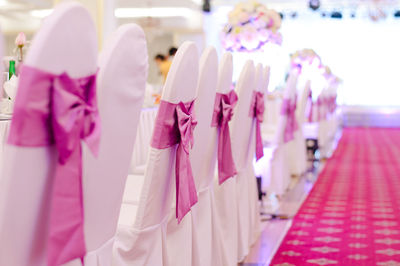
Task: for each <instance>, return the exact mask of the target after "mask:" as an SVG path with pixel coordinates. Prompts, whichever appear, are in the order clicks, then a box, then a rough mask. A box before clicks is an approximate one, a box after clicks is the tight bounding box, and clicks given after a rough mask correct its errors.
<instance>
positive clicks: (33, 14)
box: [30, 9, 53, 18]
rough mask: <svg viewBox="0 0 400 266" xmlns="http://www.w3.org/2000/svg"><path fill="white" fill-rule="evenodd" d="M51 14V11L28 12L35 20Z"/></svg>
mask: <svg viewBox="0 0 400 266" xmlns="http://www.w3.org/2000/svg"><path fill="white" fill-rule="evenodd" d="M51 12H53V9H35V10H32V11H31V12H30V14H31V16H33V17H36V18H44V17H47V16H48V15H50V14H51Z"/></svg>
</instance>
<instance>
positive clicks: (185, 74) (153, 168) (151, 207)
mask: <svg viewBox="0 0 400 266" xmlns="http://www.w3.org/2000/svg"><path fill="white" fill-rule="evenodd" d="M198 63H199V59H198V52H197V48H196V46H195V44H194V43H191V42H185V43H184V44H182V45H181V46H180V48H179V49H178V52H177V54H176V55H175V58H174V61H173V63H172V65H171V69H170V72H169V75H168V77H167V80H166V83H165V86H164V89H163V95H162V97H161V98H162V100H163V101H167V102H170V103H173V104H178V103H180V102H183V103H187V102H191V101H193V100H194V99H195V97H196V87H197V86H196V85H197V79H198ZM160 115H163V112H162V111H161V112H160V109H159V111H158V114H157V116H160ZM159 133H160V132H157V127H155V130H154V132H153V141H154V138H155V135H158V134H159ZM176 147H177V145H173V146H172V147H169V148H164V149H160V148H153V147H152V148H150V150H149V159H148V162H147V166H146V171H145V176H144V179H143V178H142V180H143V181H142V182H143V184H142V187H141V188H139V187H137V188H135V187H132V186H131V187H128V186H127V188H126V189H125V194H126V196H129V194H136V195H139V197H138V198H137V201H136V202H135V201H131V202H127V201H125V202H124V203H123V204H122V206H121V213H120V219H119V222H118V228H117V234H116V241H115V243H114V251H113V265H173V264H172V263H170V261H171V260H172V259H175V258H170V257H169V251H170V248H169V247H170V245H169V243H170V242H169V241H170V240H171V239H172V238H171V235H169V236H168V237H169V239H168V237H167V235H168V234H170V233H171V231H169V232H168V230H171V224H168V221H170V216H171V214H172V213H173V212H172V209H173V208H174V207H173V198H174V191H175V189H174V185H175V156H176V150H177V149H176ZM129 179H131V180H133V182H136V179H137V180H140V179H141V176H129V177H128V181H129ZM135 203H136V204H135ZM188 222H189V223H191V214H190V212H189V213H188V214H187V215H186V216H185V217H184V218H183V220H182V221H181V223H180V224H179V225H178V226H181V225H184V226H186V223H188ZM167 225H168V226H167ZM168 227H169V228H168ZM185 235H186V236H188V237H187V238H186V239H183V240H184V241H185V242H184V243H183V244H184V245H185V246H183V248H182V252H181V254H180V255H181V256H183V257H184V258H183V260H186V261H189V263H190V259H191V253H190V251H191V245H192V239H191V235H190V234H189V235H187V234H185ZM180 244H182V243H178V245H180ZM186 251H188V252H189V254H187V253H186Z"/></svg>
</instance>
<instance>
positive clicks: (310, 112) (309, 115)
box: [308, 90, 314, 122]
mask: <svg viewBox="0 0 400 266" xmlns="http://www.w3.org/2000/svg"><path fill="white" fill-rule="evenodd" d="M308 101H309V103H310V107H309V110H308V122H313V108H314V103H313V99H312V90H310V92H309V93H308Z"/></svg>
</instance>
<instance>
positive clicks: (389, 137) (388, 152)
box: [240, 120, 400, 266]
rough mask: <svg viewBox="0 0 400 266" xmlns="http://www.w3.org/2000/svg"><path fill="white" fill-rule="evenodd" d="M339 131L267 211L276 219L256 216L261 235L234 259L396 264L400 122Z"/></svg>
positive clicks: (399, 246)
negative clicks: (326, 151)
mask: <svg viewBox="0 0 400 266" xmlns="http://www.w3.org/2000/svg"><path fill="white" fill-rule="evenodd" d="M370 123H375V124H372V125H375V126H376V125H377V124H376V121H375V122H374V121H373V120H371V121H370ZM379 123H380V122H379V121H378V126H379ZM370 125H371V124H368V126H370ZM344 132H345V137H344V140H342V141H341V144H342V143H343V142H344V143H345V145H340V146H339V148H338V150H339V152H338V151H337V152H336V153H335V154H334V156H333V159H330V160H328V163H327V165H325V162H324V160H323V161H322V162H321V163H318V162H317V163H314V164H313V166H314V168H313V171H312V172H310V173H308V174H306V175H304V176H302V177H300V178H298V179H294V180H293V187H292V189H291V190H290V191H289V192H288V193H287V195H286V196H285V197H284V198H282V199H281V201H280V202H279V208H278V209H277V211H275V212H274V213H275V214H280V216H279V215H278V217H280V218H281V219H272V220H271V219H270V218H271V216H270V215H263V218H264V220H265V221H263V227H264V230H263V232H262V235H261V237H260V238H259V240H258V241H257V242H256V243H255V244H254V245H253V247H252V249H251V252H250V254H249V255H248V257H247V258H246V260H245V261H244V262H243V263H241V264H240V265H242V266H246V265H247V266H250V265H251V266H256V265H285V266H292V265H388V266H394V265H396V266H397V265H400V225H399V224H400V215H399V213H398V211H397V210H398V209H399V208H400V193H397V191H399V190H400V180H399V177H400V129H387V128H386V129H381V128H368V127H358V128H348V129H345V130H344ZM350 135H351V136H350ZM336 144H337V142H333V144H332V148H333V147H335V146H336ZM343 147H348V148H346V149H344V148H343ZM337 154H342V155H341V157H340V156H339V158H338V155H337ZM335 160H339V161H336V162H335ZM338 166H342V167H338ZM323 169H324V170H323ZM349 169H350V170H351V171H352V172H349ZM322 170H323V172H322V173H321V171H322ZM333 171H334V172H333ZM319 174H320V175H319ZM318 176H319V177H318ZM383 177H384V179H382V178H383ZM317 179H318V182H317V183H316V185H315V182H316V181H317ZM314 185H315V187H314ZM349 187H351V189H349ZM332 188H333V189H332ZM335 188H336V189H335ZM310 191H312V192H311V194H309V193H310ZM318 200H319V201H320V203H318ZM303 203H304V205H303ZM317 204H320V205H321V207H320V209H315V208H316V207H315V206H316V205H317ZM302 205H303V206H302ZM313 208H314V209H313ZM360 208H364V209H360ZM296 213H297V215H296ZM328 214H329V215H331V216H330V217H324V215H328ZM295 215H296V217H294V216H295ZM311 216H313V217H314V218H313V217H311ZM316 216H318V217H316ZM319 216H321V217H319ZM343 217H344V218H343ZM310 218H312V219H311V220H309V219H310ZM335 219H339V220H335ZM340 219H342V220H340ZM343 219H344V220H343ZM321 221H328V222H329V223H330V224H328V225H327V224H320V223H321ZM333 222H335V223H333ZM336 223H338V224H339V223H342V224H343V227H340V226H339V227H338V228H335V224H336ZM328 229H329V230H328ZM363 230H364V231H363ZM353 231H354V232H353ZM300 233H301V234H300ZM332 234H339V235H335V236H332ZM339 236H340V237H339ZM338 239H340V241H339V240H338ZM322 240H323V241H322ZM321 241H322V242H321ZM336 242H337V243H336ZM303 243H306V244H303ZM294 244H296V245H294ZM302 244H303V245H302ZM274 256H275V257H274ZM313 256H314V257H313Z"/></svg>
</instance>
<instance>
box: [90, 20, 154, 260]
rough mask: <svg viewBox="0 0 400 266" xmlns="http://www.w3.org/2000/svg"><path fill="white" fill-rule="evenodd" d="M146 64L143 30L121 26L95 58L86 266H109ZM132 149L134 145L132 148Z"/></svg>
mask: <svg viewBox="0 0 400 266" xmlns="http://www.w3.org/2000/svg"><path fill="white" fill-rule="evenodd" d="M147 70H148V58H147V47H146V39H145V36H144V32H143V30H142V29H141V28H140V27H139V26H137V25H135V24H125V25H123V26H121V27H119V28H118V30H117V31H116V32H115V33H114V35H112V36H111V38H110V40H109V42H108V43H107V44H106V46H105V47H104V48H103V51H102V53H101V54H100V57H99V71H98V78H97V84H98V98H99V110H100V117H101V123H102V137H101V142H100V149H99V155H98V157H97V158H95V157H93V156H92V155H91V154H90V153H89V152H85V150H84V166H85V168H84V172H83V185H84V209H85V239H86V245H87V250H88V251H89V252H88V254H87V256H86V259H85V265H97V266H103V265H104V266H108V265H111V257H112V247H113V243H114V236H115V233H116V229H117V223H118V217H119V210H120V206H121V202H122V195H123V191H124V187H125V181H126V177H127V175H128V170H129V164H130V160H131V155H132V150H133V147H134V143H135V136H136V132H137V128H138V125H139V118H140V111H141V107H142V104H143V97H144V90H145V86H146V79H147ZM135 145H136V144H135Z"/></svg>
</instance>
